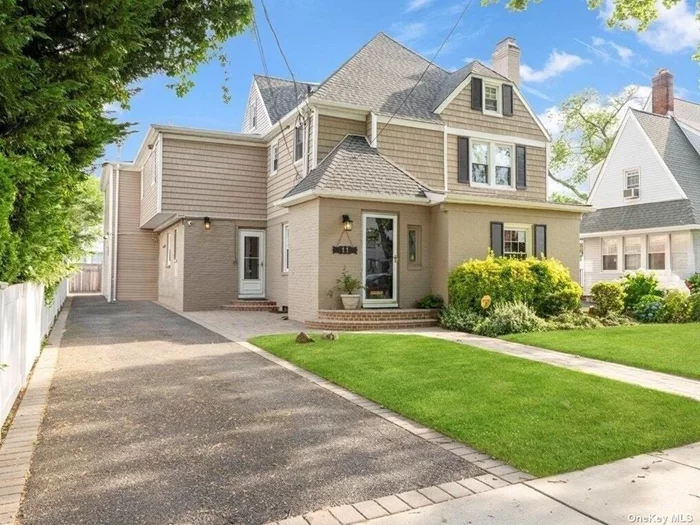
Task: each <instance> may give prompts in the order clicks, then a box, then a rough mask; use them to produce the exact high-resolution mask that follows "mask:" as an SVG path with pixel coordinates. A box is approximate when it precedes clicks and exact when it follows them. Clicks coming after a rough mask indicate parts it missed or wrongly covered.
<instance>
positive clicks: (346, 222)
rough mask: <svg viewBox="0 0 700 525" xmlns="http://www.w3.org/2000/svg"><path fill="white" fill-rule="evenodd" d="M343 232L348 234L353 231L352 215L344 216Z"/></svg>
mask: <svg viewBox="0 0 700 525" xmlns="http://www.w3.org/2000/svg"><path fill="white" fill-rule="evenodd" d="M343 230H345V231H346V232H351V231H352V219H350V215H343Z"/></svg>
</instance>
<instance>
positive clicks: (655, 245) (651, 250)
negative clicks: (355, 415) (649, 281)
mask: <svg viewBox="0 0 700 525" xmlns="http://www.w3.org/2000/svg"><path fill="white" fill-rule="evenodd" d="M667 243H668V236H667V235H650V236H649V240H648V242H647V246H648V249H647V252H648V255H647V257H648V259H649V261H648V262H649V265H648V268H649V269H650V270H665V269H666V246H667Z"/></svg>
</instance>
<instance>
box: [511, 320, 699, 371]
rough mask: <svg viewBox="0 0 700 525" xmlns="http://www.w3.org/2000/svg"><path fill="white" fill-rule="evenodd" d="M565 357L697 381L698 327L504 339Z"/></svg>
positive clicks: (622, 329)
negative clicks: (597, 360)
mask: <svg viewBox="0 0 700 525" xmlns="http://www.w3.org/2000/svg"><path fill="white" fill-rule="evenodd" d="M503 339H507V340H508V341H514V342H517V343H523V344H527V345H532V346H539V347H540V348H547V349H549V350H558V351H560V352H566V353H568V354H576V355H582V356H585V357H592V358H594V359H600V360H602V361H611V362H613V363H620V364H623V365H630V366H636V367H639V368H647V369H649V370H656V371H657V372H666V373H668V374H675V375H679V376H684V377H689V378H691V379H700V324H697V323H690V324H650V325H639V326H618V327H614V328H602V329H598V330H575V331H572V330H568V331H559V332H544V333H533V334H514V335H507V336H505V337H504V338H503Z"/></svg>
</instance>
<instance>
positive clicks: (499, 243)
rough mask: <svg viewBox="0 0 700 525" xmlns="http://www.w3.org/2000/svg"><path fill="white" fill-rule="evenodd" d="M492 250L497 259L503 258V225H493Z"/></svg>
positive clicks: (500, 223) (494, 223) (498, 223)
mask: <svg viewBox="0 0 700 525" xmlns="http://www.w3.org/2000/svg"><path fill="white" fill-rule="evenodd" d="M491 250H492V251H493V254H494V255H495V256H496V257H502V256H503V223H502V222H492V223H491Z"/></svg>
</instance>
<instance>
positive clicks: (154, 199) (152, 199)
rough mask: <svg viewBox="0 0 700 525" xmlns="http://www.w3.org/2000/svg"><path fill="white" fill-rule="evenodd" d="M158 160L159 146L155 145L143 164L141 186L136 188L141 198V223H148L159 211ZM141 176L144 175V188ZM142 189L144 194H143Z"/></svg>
mask: <svg viewBox="0 0 700 525" xmlns="http://www.w3.org/2000/svg"><path fill="white" fill-rule="evenodd" d="M158 162H159V159H158V147H157V146H154V147H153V149H152V150H151V151H150V152H149V155H148V158H147V159H146V162H145V164H144V166H143V171H142V175H139V188H138V189H137V190H136V195H138V196H139V198H140V199H141V206H140V208H141V209H140V214H139V215H140V217H139V224H146V223H147V222H148V221H149V220H150V219H152V218H153V217H154V216H155V214H156V213H157V212H158V184H159V183H160V181H158V180H157V179H156V175H157V170H158ZM141 177H143V188H142V187H141V185H142V182H141ZM142 190H143V195H141V191H142Z"/></svg>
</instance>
